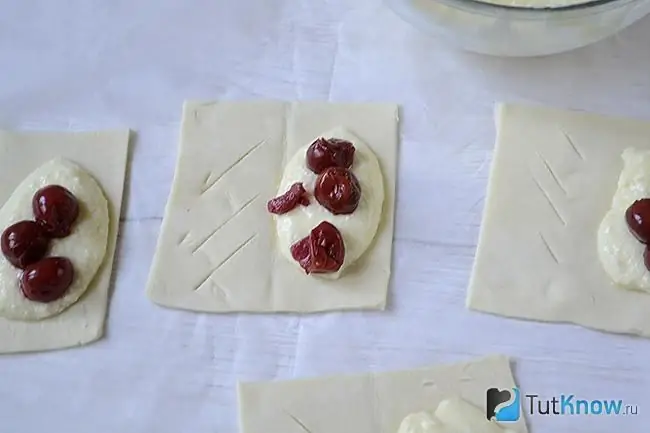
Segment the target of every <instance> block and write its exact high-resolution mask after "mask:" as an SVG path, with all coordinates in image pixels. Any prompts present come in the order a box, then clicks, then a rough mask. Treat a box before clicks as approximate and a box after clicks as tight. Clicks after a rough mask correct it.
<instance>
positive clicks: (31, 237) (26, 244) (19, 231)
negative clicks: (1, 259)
mask: <svg viewBox="0 0 650 433" xmlns="http://www.w3.org/2000/svg"><path fill="white" fill-rule="evenodd" d="M48 243H49V239H48V237H47V235H46V233H45V230H44V229H43V227H41V226H40V225H39V224H37V223H36V222H34V221H19V222H17V223H15V224H12V225H10V226H9V227H7V228H6V229H5V231H4V232H2V238H1V239H0V247H1V249H2V254H4V256H5V257H6V258H7V260H9V263H11V264H12V265H14V266H15V267H17V268H20V269H24V268H25V266H27V265H31V264H32V263H35V262H37V261H39V260H40V259H42V258H43V257H44V256H45V253H46V252H47V248H48Z"/></svg>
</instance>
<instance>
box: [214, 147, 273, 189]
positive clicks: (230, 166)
mask: <svg viewBox="0 0 650 433" xmlns="http://www.w3.org/2000/svg"><path fill="white" fill-rule="evenodd" d="M264 143H266V140H261V141H259V142H258V143H256V144H255V145H254V146H253V147H251V148H250V149H248V150H247V151H246V152H244V154H243V155H242V156H240V157H239V158H237V159H236V160H235V162H233V163H232V164H230V165H229V166H228V168H226V169H225V170H224V171H222V172H221V174H219V175H216V176H217V177H216V179H214V180H212V178H213V176H214V174H213V173H208V176H207V177H206V178H205V181H204V182H203V189H202V190H201V195H203V194H205V193H206V192H208V190H210V189H212V187H214V186H215V185H216V184H217V182H219V181H220V180H221V179H223V178H224V176H225V175H226V174H228V173H229V172H230V171H231V170H232V169H233V168H235V167H236V166H237V165H238V164H240V163H241V162H242V161H244V160H245V159H246V157H247V156H248V155H250V154H251V153H253V152H254V151H255V150H257V149H259V148H260V147H261V146H262V145H263V144H264Z"/></svg>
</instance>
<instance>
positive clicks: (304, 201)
mask: <svg viewBox="0 0 650 433" xmlns="http://www.w3.org/2000/svg"><path fill="white" fill-rule="evenodd" d="M298 205H302V206H309V196H308V195H307V191H305V187H304V186H303V185H302V183H300V182H296V183H294V184H293V185H291V187H290V188H289V190H288V191H287V192H285V193H284V194H282V195H281V196H278V197H275V198H272V199H271V200H269V201H268V203H267V204H266V209H267V210H268V211H269V212H271V213H273V214H277V215H282V214H285V213H287V212H289V211H291V210H293V209H294V208H295V207H296V206H298Z"/></svg>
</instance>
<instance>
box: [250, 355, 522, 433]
mask: <svg viewBox="0 0 650 433" xmlns="http://www.w3.org/2000/svg"><path fill="white" fill-rule="evenodd" d="M515 386H516V385H515V381H514V379H513V377H512V372H511V370H510V362H509V359H508V358H507V357H505V356H501V355H493V356H488V357H484V358H479V359H474V360H471V361H468V362H460V363H455V364H449V365H439V366H433V367H427V368H419V369H414V370H404V371H393V372H380V373H368V374H361V375H341V376H330V377H321V378H310V379H299V380H287V381H276V382H253V383H240V384H239V387H238V394H239V422H240V428H241V432H242V433H266V432H283V433H305V432H313V433H318V432H354V433H397V430H398V427H399V425H400V423H401V422H402V420H403V419H404V417H406V416H407V415H409V414H410V413H414V412H420V411H431V412H433V411H434V410H435V409H436V407H437V406H438V404H439V403H440V402H441V401H442V400H444V399H448V398H454V397H460V398H462V399H463V400H466V401H467V402H468V403H470V404H472V405H474V406H476V407H477V408H480V409H481V410H483V411H485V405H486V392H487V390H488V389H489V388H499V389H501V390H503V389H512V388H513V387H515ZM520 398H523V397H520ZM520 403H523V401H521V400H520ZM522 412H523V411H522ZM502 427H503V428H508V429H510V430H511V431H512V432H517V433H525V432H526V431H527V429H526V421H525V418H524V416H523V413H522V416H521V418H520V419H519V420H518V421H517V422H512V423H504V424H502Z"/></svg>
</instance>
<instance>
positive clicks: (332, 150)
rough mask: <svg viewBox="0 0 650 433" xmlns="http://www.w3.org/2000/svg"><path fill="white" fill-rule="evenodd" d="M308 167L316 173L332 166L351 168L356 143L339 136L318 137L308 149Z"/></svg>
mask: <svg viewBox="0 0 650 433" xmlns="http://www.w3.org/2000/svg"><path fill="white" fill-rule="evenodd" d="M306 157H307V167H309V169H310V170H311V171H313V172H314V173H316V174H320V173H322V171H323V170H325V169H326V168H330V167H343V168H350V167H352V163H353V162H354V145H353V144H352V143H350V142H349V141H347V140H341V139H339V138H318V139H316V141H314V142H313V143H312V144H311V145H310V146H309V148H308V149H307V155H306Z"/></svg>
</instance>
